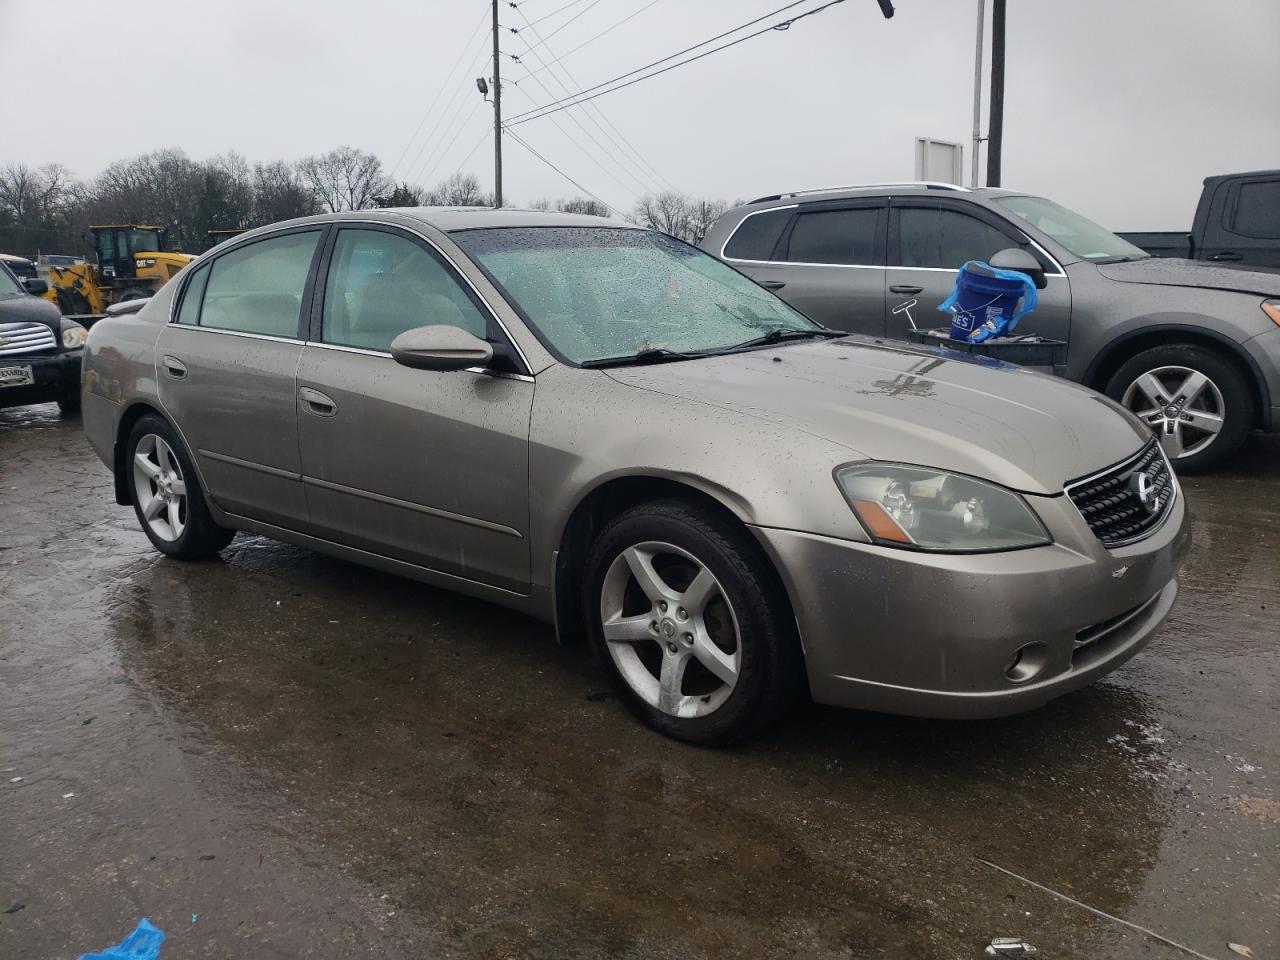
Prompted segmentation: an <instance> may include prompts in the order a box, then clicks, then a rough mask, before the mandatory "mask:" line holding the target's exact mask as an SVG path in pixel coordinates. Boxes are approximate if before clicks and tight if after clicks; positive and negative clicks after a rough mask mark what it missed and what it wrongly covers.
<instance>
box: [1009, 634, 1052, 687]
mask: <svg viewBox="0 0 1280 960" xmlns="http://www.w3.org/2000/svg"><path fill="white" fill-rule="evenodd" d="M1048 660H1049V648H1048V647H1046V646H1045V645H1044V644H1043V643H1028V644H1025V645H1024V646H1021V647H1019V648H1018V649H1017V650H1015V651H1013V653H1011V654H1010V655H1009V659H1008V660H1006V661H1005V662H1004V678H1005V679H1006V680H1008V681H1009V682H1010V683H1026V682H1027V681H1028V680H1034V679H1035V678H1036V677H1038V676H1039V675H1040V672H1041V671H1042V670H1044V667H1045V664H1046V663H1047V662H1048Z"/></svg>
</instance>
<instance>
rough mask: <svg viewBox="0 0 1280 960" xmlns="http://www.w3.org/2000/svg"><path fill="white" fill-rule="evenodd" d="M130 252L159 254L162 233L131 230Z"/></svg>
mask: <svg viewBox="0 0 1280 960" xmlns="http://www.w3.org/2000/svg"><path fill="white" fill-rule="evenodd" d="M129 250H130V251H132V252H133V253H158V252H159V251H160V231H159V230H130V231H129Z"/></svg>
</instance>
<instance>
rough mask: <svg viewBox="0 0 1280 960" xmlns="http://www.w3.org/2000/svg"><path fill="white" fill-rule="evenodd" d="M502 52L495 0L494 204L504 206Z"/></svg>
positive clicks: (496, 2)
mask: <svg viewBox="0 0 1280 960" xmlns="http://www.w3.org/2000/svg"><path fill="white" fill-rule="evenodd" d="M501 65H502V54H501V53H500V52H499V51H498V0H493V205H494V206H495V207H500V206H502V66H501Z"/></svg>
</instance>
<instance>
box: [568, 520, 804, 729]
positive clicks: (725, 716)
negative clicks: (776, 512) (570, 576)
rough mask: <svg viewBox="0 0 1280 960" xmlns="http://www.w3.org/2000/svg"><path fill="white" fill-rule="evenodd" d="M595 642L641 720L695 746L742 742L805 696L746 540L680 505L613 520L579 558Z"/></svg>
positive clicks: (764, 572)
mask: <svg viewBox="0 0 1280 960" xmlns="http://www.w3.org/2000/svg"><path fill="white" fill-rule="evenodd" d="M585 588H586V593H585V597H584V605H585V608H586V615H587V620H588V623H589V626H590V631H591V637H592V643H593V646H594V648H595V651H596V653H597V655H598V656H599V658H600V660H601V661H602V662H603V663H604V665H605V668H606V669H607V670H608V671H609V674H610V676H611V679H612V680H613V683H614V686H615V688H616V689H617V690H618V693H619V696H620V697H621V698H622V700H623V701H624V702H625V703H626V704H627V705H628V706H629V707H630V708H631V710H632V711H633V712H635V713H636V715H637V716H639V717H640V719H642V720H643V721H644V722H645V723H647V724H648V725H649V726H651V727H653V728H654V729H656V730H659V731H660V732H662V733H665V734H667V735H668V736H671V737H675V738H677V739H680V740H687V741H690V742H692V743H701V744H723V743H729V742H732V741H734V740H739V739H741V738H743V737H745V736H748V735H750V734H752V733H754V732H756V731H757V730H759V729H760V728H762V727H763V726H765V725H766V724H768V723H770V722H771V721H773V720H775V719H776V718H778V717H779V716H781V715H782V713H784V712H785V711H786V709H787V708H788V707H790V706H791V705H792V704H793V703H794V702H795V700H796V698H797V696H798V695H799V693H800V691H801V690H802V689H803V663H802V659H801V655H800V646H799V642H798V639H797V637H796V635H795V626H794V620H793V619H792V617H791V613H790V607H789V605H788V604H787V601H786V596H785V594H784V593H783V591H782V588H781V586H780V585H779V584H778V583H777V579H776V577H775V576H774V575H773V571H772V570H770V569H769V568H768V566H767V563H766V562H765V561H764V559H763V558H762V557H761V556H760V553H759V550H758V549H757V548H755V545H754V543H753V542H752V541H751V540H750V539H749V535H748V534H746V533H745V532H744V531H741V530H739V529H736V528H735V527H733V526H732V525H731V524H729V523H727V522H725V521H723V520H720V519H719V518H715V517H711V516H708V515H706V514H704V513H702V512H700V511H698V510H696V509H695V508H693V507H691V506H689V505H688V504H685V503H682V502H679V501H662V502H656V503H649V504H644V505H642V506H639V507H635V508H633V509H631V510H628V511H626V512H625V513H623V514H621V515H620V516H618V517H617V518H615V519H614V520H613V521H612V522H611V523H610V524H609V525H608V526H607V527H605V529H604V530H603V531H602V533H601V534H600V537H599V539H598V540H597V541H596V543H595V546H594V547H593V548H592V551H591V555H590V557H589V558H588V561H587V575H586V577H585Z"/></svg>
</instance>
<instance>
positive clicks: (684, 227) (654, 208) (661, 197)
mask: <svg viewBox="0 0 1280 960" xmlns="http://www.w3.org/2000/svg"><path fill="white" fill-rule="evenodd" d="M728 207H729V204H727V203H726V202H725V201H723V200H708V199H705V198H704V199H694V198H692V197H686V196H685V195H684V194H682V193H676V192H675V191H667V192H665V193H659V194H656V195H655V194H646V195H645V196H643V197H641V198H640V201H639V202H638V203H637V204H636V208H635V211H634V212H633V214H632V219H633V220H635V222H636V223H639V224H642V225H643V226H646V227H650V228H652V229H654V230H660V231H662V232H663V233H666V234H670V235H671V236H673V237H678V238H679V239H681V240H685V241H687V242H689V243H697V242H698V241H699V240H701V239H702V238H703V236H705V235H706V232H707V231H708V230H709V229H711V225H712V224H713V223H715V222H716V220H717V218H719V216H720V214H722V213H724V212H725V210H727V209H728Z"/></svg>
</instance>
